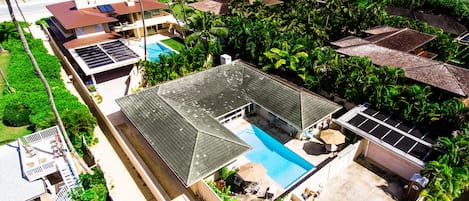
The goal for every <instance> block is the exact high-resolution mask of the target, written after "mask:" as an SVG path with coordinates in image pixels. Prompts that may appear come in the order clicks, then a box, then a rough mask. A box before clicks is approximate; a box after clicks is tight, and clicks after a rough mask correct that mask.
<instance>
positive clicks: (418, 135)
mask: <svg viewBox="0 0 469 201" xmlns="http://www.w3.org/2000/svg"><path fill="white" fill-rule="evenodd" d="M425 133H427V130H425V129H423V128H421V127H415V128H414V129H413V130H412V131H410V132H409V134H411V135H413V136H415V137H416V138H419V139H422V137H423V136H424V135H425Z"/></svg>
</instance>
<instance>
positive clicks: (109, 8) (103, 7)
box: [97, 4, 114, 13]
mask: <svg viewBox="0 0 469 201" xmlns="http://www.w3.org/2000/svg"><path fill="white" fill-rule="evenodd" d="M97 7H98V10H99V12H102V13H107V12H112V11H114V8H113V7H112V6H111V5H110V4H106V5H100V6H97Z"/></svg>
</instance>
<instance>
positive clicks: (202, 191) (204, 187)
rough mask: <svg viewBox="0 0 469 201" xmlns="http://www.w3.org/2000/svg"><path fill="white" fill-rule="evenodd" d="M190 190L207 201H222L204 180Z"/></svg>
mask: <svg viewBox="0 0 469 201" xmlns="http://www.w3.org/2000/svg"><path fill="white" fill-rule="evenodd" d="M189 188H190V189H191V190H192V192H194V193H195V194H196V195H197V197H200V198H202V199H203V200H205V201H222V200H221V199H220V198H219V197H218V195H217V194H216V193H215V192H213V190H212V188H210V186H208V184H207V183H205V181H204V180H200V181H198V182H197V183H195V184H194V185H192V186H190V187H189Z"/></svg>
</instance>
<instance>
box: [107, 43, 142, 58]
mask: <svg viewBox="0 0 469 201" xmlns="http://www.w3.org/2000/svg"><path fill="white" fill-rule="evenodd" d="M100 46H101V47H102V48H103V49H104V51H106V53H108V54H109V55H110V56H111V57H112V58H113V59H114V60H116V61H117V62H119V61H125V60H128V59H134V58H138V57H139V56H138V55H137V53H135V52H134V51H132V50H131V49H130V48H129V47H127V46H126V45H125V44H124V43H122V42H121V41H119V40H116V41H113V42H108V43H103V44H100Z"/></svg>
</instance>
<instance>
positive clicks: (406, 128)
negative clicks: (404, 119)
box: [397, 123, 413, 133]
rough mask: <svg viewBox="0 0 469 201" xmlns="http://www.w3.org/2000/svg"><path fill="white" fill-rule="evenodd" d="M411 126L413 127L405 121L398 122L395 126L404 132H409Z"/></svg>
mask: <svg viewBox="0 0 469 201" xmlns="http://www.w3.org/2000/svg"><path fill="white" fill-rule="evenodd" d="M412 127H413V126H411V125H408V124H406V123H400V124H399V125H398V126H397V128H399V129H401V130H402V131H404V132H406V133H407V132H409V131H410V129H412Z"/></svg>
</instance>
